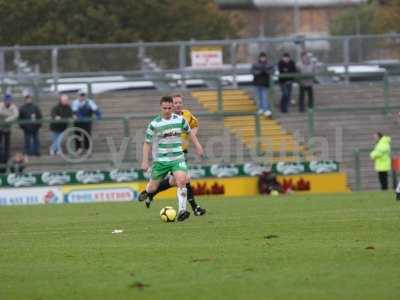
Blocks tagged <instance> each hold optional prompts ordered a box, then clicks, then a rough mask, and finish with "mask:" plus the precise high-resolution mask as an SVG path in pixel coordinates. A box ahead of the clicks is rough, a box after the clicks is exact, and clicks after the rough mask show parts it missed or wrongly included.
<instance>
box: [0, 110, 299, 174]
mask: <svg viewBox="0 0 400 300" xmlns="http://www.w3.org/2000/svg"><path fill="white" fill-rule="evenodd" d="M196 116H197V117H199V118H207V117H221V118H224V117H233V116H252V117H254V120H255V122H254V126H255V128H254V131H255V139H254V144H246V145H245V147H247V148H248V149H249V150H250V151H253V153H254V154H255V155H256V157H258V158H263V157H264V158H274V157H281V155H282V152H274V151H269V152H268V153H267V152H264V151H263V149H262V146H261V145H262V134H261V125H260V124H261V122H260V121H261V118H262V117H261V116H260V115H258V114H256V113H251V112H223V111H221V112H199V113H196ZM153 117H154V114H127V115H124V116H121V117H102V118H101V119H96V118H84V119H79V122H82V121H92V122H95V123H104V122H110V121H116V122H121V128H122V131H121V135H120V136H119V137H121V138H127V139H130V138H131V134H132V133H133V132H132V129H131V127H130V124H131V123H130V122H131V121H138V120H139V121H140V122H141V123H142V121H143V120H150V119H151V118H153ZM76 121H77V120H75V119H58V120H54V119H50V118H43V119H41V120H35V121H30V120H19V121H18V120H15V121H12V122H9V123H5V122H1V123H0V128H2V126H4V124H7V126H9V127H10V129H11V128H12V127H13V126H18V125H22V124H42V125H44V124H50V123H68V127H72V126H74V122H76ZM143 126H145V124H144V125H143ZM143 128H144V127H143ZM144 129H145V128H144ZM114 137H115V136H114ZM21 146H22V145H21ZM96 153H97V154H100V153H101V152H96V151H94V153H92V154H93V155H95V154H96ZM268 155H271V156H268ZM285 155H288V156H296V157H300V158H301V157H303V154H302V153H292V152H285ZM231 156H232V157H231V158H232V159H234V158H235V157H234V154H231ZM112 163H113V160H112V158H108V159H96V158H95V159H87V160H85V161H84V164H88V165H98V164H108V165H111V164H112ZM121 163H123V164H124V163H138V161H137V157H136V153H134V152H133V151H132V149H130V144H128V148H127V151H126V152H125V155H124V157H123V158H122V160H121ZM79 164H82V162H81V161H66V160H62V159H60V160H58V161H40V162H27V163H26V164H25V166H26V167H37V166H42V167H43V166H65V165H79ZM1 167H4V168H6V167H8V164H0V168H1Z"/></svg>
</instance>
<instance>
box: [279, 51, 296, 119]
mask: <svg viewBox="0 0 400 300" xmlns="http://www.w3.org/2000/svg"><path fill="white" fill-rule="evenodd" d="M278 70H279V74H280V75H283V76H280V77H279V85H280V87H281V93H282V97H281V112H283V113H287V112H289V103H290V97H291V95H292V83H293V77H292V76H288V75H291V74H293V75H294V74H295V73H296V71H297V70H296V65H295V63H294V61H293V60H292V59H291V57H290V55H289V53H284V54H283V56H282V59H281V60H280V61H279V63H278Z"/></svg>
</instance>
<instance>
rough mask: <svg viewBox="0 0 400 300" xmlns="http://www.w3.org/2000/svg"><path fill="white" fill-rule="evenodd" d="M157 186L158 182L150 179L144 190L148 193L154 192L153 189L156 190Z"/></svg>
mask: <svg viewBox="0 0 400 300" xmlns="http://www.w3.org/2000/svg"><path fill="white" fill-rule="evenodd" d="M157 188H158V182H156V181H150V182H149V183H148V184H147V187H146V191H147V192H148V193H152V192H154V191H155V190H157Z"/></svg>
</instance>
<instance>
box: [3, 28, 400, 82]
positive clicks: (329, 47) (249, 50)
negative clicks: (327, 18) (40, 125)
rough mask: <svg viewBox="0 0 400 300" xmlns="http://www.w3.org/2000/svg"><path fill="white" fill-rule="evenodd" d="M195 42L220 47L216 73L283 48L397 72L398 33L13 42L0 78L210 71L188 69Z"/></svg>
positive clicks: (238, 70) (241, 67) (274, 56)
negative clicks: (122, 41) (124, 41)
mask: <svg viewBox="0 0 400 300" xmlns="http://www.w3.org/2000/svg"><path fill="white" fill-rule="evenodd" d="M194 46H196V47H199V46H201V47H203V46H204V47H207V46H218V47H220V48H221V49H222V52H223V67H221V68H219V71H220V72H221V73H227V74H232V75H234V76H236V75H237V74H240V73H241V72H242V71H244V70H246V72H248V64H250V63H252V62H254V61H255V60H256V58H257V55H258V54H259V52H260V51H265V52H267V54H268V56H269V59H270V61H271V62H274V63H275V62H277V61H278V60H279V58H280V56H281V55H282V54H283V53H284V52H289V53H291V54H292V56H293V57H295V58H296V57H297V58H298V57H299V53H300V52H301V51H302V50H305V49H307V50H308V51H311V52H312V53H313V55H314V56H315V57H316V59H318V60H319V61H321V62H323V63H324V64H326V65H343V66H348V65H350V64H366V63H378V64H385V65H387V66H388V67H389V69H390V67H393V71H398V70H399V68H398V63H399V61H400V34H386V35H364V36H361V35H360V36H338V37H319V38H310V37H293V38H257V39H239V40H219V41H181V42H160V43H141V42H139V43H128V44H91V45H54V46H51V45H50V46H15V47H0V76H1V77H5V76H8V75H18V76H23V75H31V76H35V75H36V76H39V75H40V76H44V77H46V76H47V77H52V78H54V79H57V78H60V77H67V76H80V75H98V74H110V73H118V74H121V73H124V72H129V73H134V74H138V75H141V76H143V75H146V74H149V73H154V72H176V73H179V74H187V73H204V72H208V71H210V70H208V71H207V70H195V69H192V68H191V58H190V54H191V48H192V47H194ZM377 61H378V62H377ZM213 72H215V70H214V71H213Z"/></svg>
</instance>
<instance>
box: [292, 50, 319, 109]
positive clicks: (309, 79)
mask: <svg viewBox="0 0 400 300" xmlns="http://www.w3.org/2000/svg"><path fill="white" fill-rule="evenodd" d="M297 69H298V70H299V72H300V73H301V75H305V76H304V77H301V78H300V79H299V86H300V94H299V111H300V112H304V111H305V108H304V96H305V94H306V93H307V95H308V105H307V107H308V108H313V107H314V91H313V85H314V77H313V74H314V73H315V72H316V65H315V63H314V62H312V61H311V55H310V53H307V52H303V53H302V54H301V61H300V62H299V63H298V64H297ZM307 75H308V76H307Z"/></svg>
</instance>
